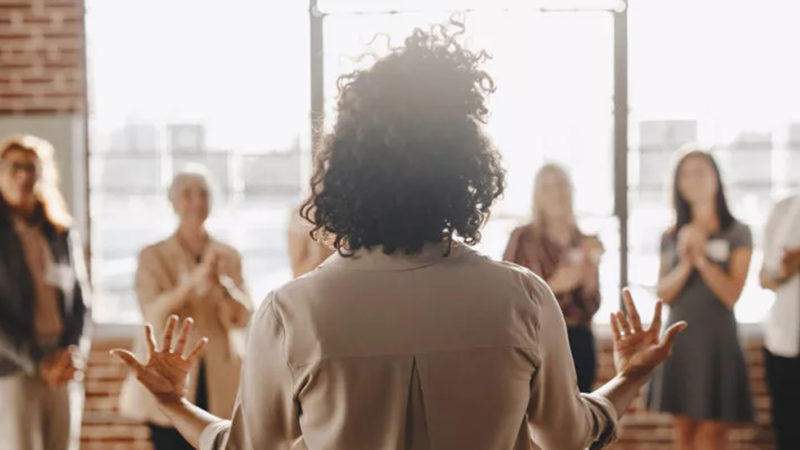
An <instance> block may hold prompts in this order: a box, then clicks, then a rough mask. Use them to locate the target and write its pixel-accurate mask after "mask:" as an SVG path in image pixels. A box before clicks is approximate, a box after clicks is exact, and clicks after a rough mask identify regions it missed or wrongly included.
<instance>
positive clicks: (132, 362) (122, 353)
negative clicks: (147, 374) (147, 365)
mask: <svg viewBox="0 0 800 450" xmlns="http://www.w3.org/2000/svg"><path fill="white" fill-rule="evenodd" d="M109 353H110V354H111V355H113V356H116V357H117V358H119V359H120V361H122V362H123V363H125V365H126V366H128V368H129V369H131V370H133V371H134V372H136V373H137V374H139V373H141V372H142V371H143V370H144V366H143V365H142V363H140V362H139V360H137V359H136V357H135V356H133V353H131V352H129V351H128V350H123V349H119V348H115V349H113V350H111V351H110V352H109Z"/></svg>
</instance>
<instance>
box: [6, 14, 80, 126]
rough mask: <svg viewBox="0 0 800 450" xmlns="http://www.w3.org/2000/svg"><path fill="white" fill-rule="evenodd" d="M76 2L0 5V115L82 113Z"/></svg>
mask: <svg viewBox="0 0 800 450" xmlns="http://www.w3.org/2000/svg"><path fill="white" fill-rule="evenodd" d="M84 59H85V39H84V6H83V1H82V0H0V114H38V113H82V112H84V111H85V110H86V92H85V91H86V89H85V86H86V73H85V64H84Z"/></svg>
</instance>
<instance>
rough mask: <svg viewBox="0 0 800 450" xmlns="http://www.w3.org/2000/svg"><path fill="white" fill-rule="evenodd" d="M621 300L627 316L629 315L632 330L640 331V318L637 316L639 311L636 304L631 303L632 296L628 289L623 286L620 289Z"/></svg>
mask: <svg viewBox="0 0 800 450" xmlns="http://www.w3.org/2000/svg"><path fill="white" fill-rule="evenodd" d="M622 300H623V302H624V303H625V309H626V310H627V313H628V317H630V321H631V325H632V326H633V331H634V332H636V333H638V332H640V331H642V319H641V317H639V311H638V310H637V309H636V305H635V304H634V303H633V296H632V295H631V291H630V289H628V288H625V289H623V290H622Z"/></svg>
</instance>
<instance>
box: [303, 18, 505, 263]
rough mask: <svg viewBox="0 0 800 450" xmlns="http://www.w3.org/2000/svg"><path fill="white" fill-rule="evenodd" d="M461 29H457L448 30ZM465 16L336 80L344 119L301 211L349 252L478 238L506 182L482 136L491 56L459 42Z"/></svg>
mask: <svg viewBox="0 0 800 450" xmlns="http://www.w3.org/2000/svg"><path fill="white" fill-rule="evenodd" d="M453 26H455V27H457V30H456V32H455V33H451V28H452V27H453ZM463 32H464V27H463V24H462V23H459V22H457V21H454V20H451V23H450V25H449V26H445V25H435V26H433V27H431V28H430V29H429V30H427V31H425V30H422V29H419V28H418V29H415V30H414V31H413V33H412V34H411V35H410V36H409V37H408V38H406V39H405V45H404V46H403V47H400V48H393V49H391V51H390V53H389V54H388V55H387V56H385V57H383V58H381V59H379V60H377V61H376V62H375V64H374V65H373V66H372V67H371V68H369V69H367V70H358V71H355V72H352V73H350V74H346V75H343V76H341V77H340V78H339V83H338V85H339V97H338V101H337V111H338V118H337V121H336V124H335V126H334V129H333V131H332V133H330V134H329V135H327V136H326V137H325V138H324V140H323V142H322V145H321V148H320V149H319V152H318V153H317V155H316V158H315V161H314V171H313V175H312V178H311V194H310V196H309V198H308V199H307V200H306V201H305V203H304V204H303V206H302V208H301V215H302V216H303V217H304V218H305V219H306V220H308V221H309V222H311V223H312V224H313V225H314V228H313V230H312V231H311V236H312V238H314V239H318V238H320V236H324V237H327V238H328V239H331V240H332V243H333V246H334V247H335V248H336V249H337V250H338V252H339V253H340V254H342V255H343V256H347V255H350V254H352V252H353V251H355V250H358V249H360V248H367V249H369V248H373V247H376V246H382V248H383V252H384V253H386V254H391V253H394V252H395V251H398V250H400V251H403V252H405V253H406V254H413V253H417V252H418V251H420V250H421V249H422V247H423V246H424V245H425V244H426V243H444V244H446V245H445V246H444V248H445V250H444V253H445V254H447V253H449V250H450V247H451V245H452V243H453V239H454V235H458V236H460V237H461V238H462V240H463V241H464V243H466V244H468V245H474V244H475V243H477V242H479V241H480V238H481V234H480V229H481V227H482V226H483V224H484V223H485V221H486V220H487V219H488V217H489V212H490V208H491V206H492V204H493V203H494V202H495V200H496V199H497V198H498V197H499V196H500V195H502V193H503V191H504V188H505V170H504V169H503V168H502V166H501V164H500V155H499V153H498V152H497V150H496V149H495V148H494V146H493V144H492V143H491V142H490V140H489V138H488V137H487V136H485V135H484V133H483V125H484V124H485V123H486V121H487V118H488V109H487V108H486V104H485V103H486V97H487V95H488V94H489V93H491V92H494V90H495V85H494V82H493V81H492V79H491V77H490V76H489V75H488V74H487V73H486V72H485V71H483V70H481V68H480V66H481V64H482V63H483V62H485V61H486V60H487V59H488V58H489V56H488V55H487V54H486V53H485V52H483V51H480V52H472V51H470V50H467V49H466V48H464V47H463V46H462V45H461V44H460V43H459V42H458V39H457V38H458V36H459V35H461V34H463Z"/></svg>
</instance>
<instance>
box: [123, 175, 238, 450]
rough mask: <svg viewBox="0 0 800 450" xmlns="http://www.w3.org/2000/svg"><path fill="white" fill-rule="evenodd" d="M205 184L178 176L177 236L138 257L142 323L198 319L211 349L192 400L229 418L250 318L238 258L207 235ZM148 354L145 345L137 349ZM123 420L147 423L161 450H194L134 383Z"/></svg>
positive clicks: (127, 391)
mask: <svg viewBox="0 0 800 450" xmlns="http://www.w3.org/2000/svg"><path fill="white" fill-rule="evenodd" d="M210 194H211V192H210V183H209V179H208V176H207V175H206V173H205V170H203V169H202V168H201V167H199V166H196V167H190V168H188V169H187V170H184V171H182V172H180V173H178V174H177V175H176V176H175V178H174V180H173V182H172V185H171V187H170V189H169V199H170V201H171V202H172V206H173V207H174V209H175V213H176V214H177V216H178V222H179V223H178V229H177V230H176V231H175V233H174V234H173V235H172V236H170V237H169V238H167V239H165V240H163V241H161V242H158V243H156V244H153V245H150V246H148V247H147V248H145V249H144V250H142V252H141V254H140V255H139V267H138V269H137V271H136V294H137V297H138V300H139V305H140V306H141V309H142V316H143V317H144V319H145V320H146V321H147V322H149V323H152V324H154V326H155V327H156V328H157V329H161V328H162V327H163V326H164V324H165V323H166V321H167V317H169V316H170V315H171V314H180V315H185V316H191V317H192V318H194V325H195V330H196V333H197V335H198V336H208V337H209V338H210V339H211V341H210V344H209V347H208V349H207V351H206V352H204V353H203V354H202V355H200V363H199V365H198V366H197V367H195V368H194V370H193V371H192V373H191V378H190V379H191V382H190V385H189V391H188V392H189V398H191V399H192V401H195V402H197V403H198V404H202V405H204V407H205V408H208V409H209V410H210V411H213V412H214V413H215V414H218V415H220V416H221V417H229V415H230V413H231V411H232V410H233V403H234V400H235V398H236V390H237V388H238V381H239V370H240V367H241V351H242V349H241V345H237V344H238V343H239V341H238V339H237V338H238V337H240V336H239V335H240V333H239V332H240V330H242V329H243V328H244V327H245V326H246V325H247V322H248V320H249V317H250V313H251V301H250V298H249V297H248V294H247V292H246V290H245V287H244V280H243V279H242V264H241V258H240V256H239V253H238V252H237V251H236V250H235V249H233V248H232V247H230V246H228V245H225V244H223V243H221V242H219V241H217V240H215V239H214V238H212V237H211V236H210V235H209V233H208V231H207V230H206V228H205V221H206V219H207V218H208V215H209V212H210V207H211V198H210V197H211V195H210ZM138 348H139V350H143V348H144V343H139V345H138ZM121 409H122V411H123V413H125V414H126V415H128V416H132V417H134V418H138V419H143V420H145V421H146V422H147V423H148V425H149V427H150V431H151V440H152V442H153V444H154V447H155V448H156V450H162V449H170V450H173V449H181V448H187V449H188V448H191V447H190V446H189V444H188V443H186V441H185V440H183V438H181V437H180V435H179V434H178V433H177V431H175V430H174V428H173V427H171V426H170V422H169V421H168V420H167V418H166V417H165V416H164V415H163V414H162V413H161V412H160V411H159V410H158V407H157V404H156V400H155V398H153V396H152V395H151V394H150V393H148V392H147V391H146V390H145V389H143V388H141V386H140V385H139V384H138V383H136V382H135V380H133V379H130V380H128V381H126V385H125V388H124V389H123V394H122V404H121Z"/></svg>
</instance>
